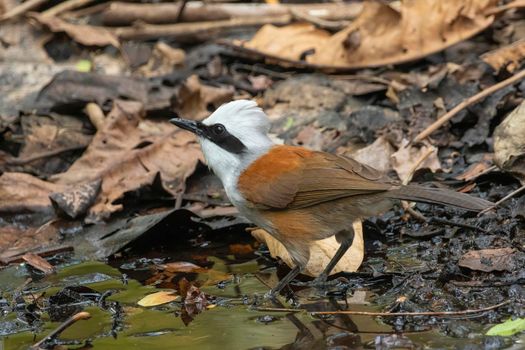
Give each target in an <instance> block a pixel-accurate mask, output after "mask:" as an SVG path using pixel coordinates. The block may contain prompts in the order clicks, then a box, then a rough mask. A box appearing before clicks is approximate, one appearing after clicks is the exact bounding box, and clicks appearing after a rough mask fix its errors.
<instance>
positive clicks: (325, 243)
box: [251, 220, 364, 277]
mask: <svg viewBox="0 0 525 350" xmlns="http://www.w3.org/2000/svg"><path fill="white" fill-rule="evenodd" d="M353 228H354V241H353V243H352V246H351V247H350V248H349V249H348V251H347V252H346V254H345V255H343V257H342V258H341V260H340V261H339V263H337V265H336V266H335V268H334V269H333V270H332V272H331V273H330V274H331V275H333V274H335V273H338V272H341V271H346V272H354V271H357V269H358V268H359V266H361V263H362V262H363V257H364V241H363V226H362V225H361V221H359V220H356V221H354V224H353ZM251 234H252V235H253V236H254V237H255V239H257V240H258V241H259V242H262V243H265V244H266V245H267V246H268V249H269V250H270V254H271V255H272V257H274V258H277V257H279V258H281V259H282V260H283V261H284V262H285V263H286V265H288V266H289V267H294V266H295V265H294V263H293V262H292V259H291V258H290V255H289V254H288V251H287V250H286V248H284V246H283V245H282V244H281V242H279V241H278V240H277V239H275V238H274V237H273V236H272V235H270V234H269V233H268V232H266V231H265V230H263V229H257V230H253V231H252V232H251ZM338 248H339V243H338V242H337V240H336V238H335V236H332V237H329V238H325V239H323V240H320V241H314V242H312V243H311V244H310V260H308V264H307V265H306V268H305V269H304V271H303V272H302V273H303V274H305V275H308V276H312V277H316V276H319V274H320V273H321V272H322V271H323V269H324V268H325V267H326V265H328V262H329V261H330V259H332V257H333V256H334V254H335V252H336V251H337V249H338Z"/></svg>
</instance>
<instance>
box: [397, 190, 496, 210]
mask: <svg viewBox="0 0 525 350" xmlns="http://www.w3.org/2000/svg"><path fill="white" fill-rule="evenodd" d="M388 196H389V197H390V198H393V199H401V200H408V201H414V202H424V203H430V204H443V205H451V206H454V207H458V208H461V209H466V210H470V211H481V210H483V209H486V208H489V207H491V206H493V205H494V203H492V202H489V201H487V200H484V199H481V198H477V197H473V196H470V195H468V194H465V193H460V192H454V191H450V190H446V189H442V188H427V187H422V186H417V185H409V186H402V187H400V188H399V189H396V190H391V191H388Z"/></svg>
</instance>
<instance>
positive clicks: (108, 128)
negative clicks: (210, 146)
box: [50, 101, 202, 222]
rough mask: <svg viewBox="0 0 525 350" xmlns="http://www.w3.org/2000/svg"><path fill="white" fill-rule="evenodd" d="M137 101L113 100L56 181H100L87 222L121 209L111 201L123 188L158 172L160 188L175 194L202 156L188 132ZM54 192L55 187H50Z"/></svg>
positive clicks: (136, 186) (136, 185)
mask: <svg viewBox="0 0 525 350" xmlns="http://www.w3.org/2000/svg"><path fill="white" fill-rule="evenodd" d="M142 114H143V111H142V104H140V103H138V102H132V101H115V103H114V107H113V110H112V111H111V112H110V113H109V115H108V116H107V118H106V122H105V124H104V126H103V127H102V128H101V129H100V130H98V131H97V133H96V134H95V136H94V137H93V141H92V142H91V144H90V145H89V147H88V148H87V149H86V151H85V152H84V154H83V155H82V156H81V157H80V158H79V159H77V160H76V161H75V163H73V164H72V165H71V167H70V168H69V169H68V170H67V171H66V172H64V173H60V174H56V175H54V176H52V177H51V178H50V181H52V182H53V183H55V184H61V185H70V186H71V185H75V186H78V185H79V184H85V183H88V182H93V181H96V180H98V179H101V180H102V187H101V191H100V194H99V195H98V197H97V200H96V201H95V204H94V205H93V206H92V207H91V208H90V209H89V211H88V218H87V219H86V220H87V221H88V222H95V221H100V220H102V219H104V218H107V217H108V216H109V215H110V214H111V213H113V212H115V211H118V210H121V209H122V204H115V201H117V200H118V199H119V198H121V197H122V196H123V195H124V193H126V192H129V191H133V190H136V189H139V188H141V187H143V186H146V185H150V184H152V183H153V181H154V179H155V177H156V176H157V175H160V179H161V183H162V185H163V187H164V189H165V190H166V191H168V192H170V193H173V194H175V193H176V192H177V191H178V190H180V188H181V187H180V186H182V185H183V184H184V181H185V179H186V178H187V177H188V176H189V175H191V174H192V173H193V171H194V169H195V166H196V165H197V162H198V160H199V159H200V158H201V157H202V156H201V153H200V149H199V147H198V145H197V143H196V141H195V138H194V137H193V135H190V134H189V133H185V132H180V131H179V130H178V129H177V128H176V127H174V126H173V125H171V124H170V123H169V122H154V121H151V120H144V119H143V118H142ZM53 192H58V191H53Z"/></svg>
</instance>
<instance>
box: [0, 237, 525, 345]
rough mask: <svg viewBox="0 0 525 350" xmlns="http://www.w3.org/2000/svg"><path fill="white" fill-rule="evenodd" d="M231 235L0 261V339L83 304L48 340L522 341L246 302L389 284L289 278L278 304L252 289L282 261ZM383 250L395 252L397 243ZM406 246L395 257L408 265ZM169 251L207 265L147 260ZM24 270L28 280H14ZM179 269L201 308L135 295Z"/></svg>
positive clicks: (469, 323) (327, 298) (171, 279)
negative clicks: (334, 285)
mask: <svg viewBox="0 0 525 350" xmlns="http://www.w3.org/2000/svg"><path fill="white" fill-rule="evenodd" d="M239 235H242V237H243V238H242V239H239V237H237V236H236V235H233V236H231V235H230V236H228V238H225V239H224V240H220V241H219V240H206V239H200V240H194V239H192V240H190V241H187V242H183V243H181V244H180V245H178V246H175V247H170V249H165V248H162V249H159V251H155V252H151V251H147V252H144V250H140V249H139V250H136V249H135V250H133V249H131V250H129V251H128V252H127V253H126V254H124V255H122V256H121V257H119V258H118V259H114V260H112V261H110V262H107V263H106V262H100V261H81V259H78V258H74V257H68V256H65V257H64V256H62V257H57V258H56V259H55V262H56V264H57V265H58V272H57V273H56V274H54V275H51V276H45V277H43V276H40V275H39V274H38V273H36V272H35V271H33V270H32V269H31V268H29V267H27V266H25V265H23V264H20V265H16V266H11V267H9V268H6V269H4V270H2V271H0V281H2V283H1V286H0V289H1V292H2V294H1V298H0V311H1V312H2V314H1V317H0V349H2V350H3V349H27V348H28V346H30V345H32V344H34V343H35V342H37V341H38V340H40V339H42V338H43V337H44V336H45V335H47V334H48V333H50V332H51V331H52V330H53V329H55V328H56V327H57V326H58V325H59V324H60V323H61V322H62V321H63V320H64V319H66V318H67V317H69V316H70V315H72V314H74V313H75V312H78V311H81V310H84V311H88V312H89V313H90V314H91V316H92V317H91V319H89V320H86V321H79V322H77V323H76V324H74V325H73V326H71V327H69V328H68V329H67V330H66V331H64V332H63V333H62V334H61V335H60V337H59V338H58V339H57V340H56V342H55V343H52V344H51V343H48V345H49V346H52V345H56V344H59V345H63V346H65V348H71V349H79V348H82V349H83V348H88V347H92V348H94V349H100V350H103V349H118V348H122V349H140V350H144V349H153V350H155V349H281V348H284V349H292V348H293V349H336V348H337V349H344V348H349V349H366V348H371V349H374V348H375V349H388V348H409V349H410V348H425V349H438V348H439V349H443V348H451V349H484V348H487V349H499V348H512V349H520V348H523V344H524V343H523V341H524V339H523V337H522V338H521V339H520V337H519V336H518V337H514V338H499V337H498V338H493V337H484V336H483V334H484V333H485V332H486V330H487V329H488V327H489V325H487V324H486V322H478V321H479V320H477V319H476V318H475V317H474V318H469V319H464V318H463V319H459V320H440V319H429V318H427V319H425V320H424V322H418V320H412V321H410V322H413V324H414V325H416V326H410V327H405V330H404V331H402V332H399V331H398V332H396V331H394V328H395V324H396V321H392V320H390V321H389V322H384V321H383V320H381V319H380V318H373V317H369V316H343V315H340V316H329V317H324V318H321V317H318V316H316V317H314V316H312V314H310V313H309V312H305V311H303V312H296V313H290V312H277V311H261V310H258V309H257V308H256V307H255V306H254V305H255V304H257V305H256V306H259V307H273V308H275V307H283V306H284V307H286V308H291V307H294V306H298V307H300V308H302V309H306V310H308V311H316V310H317V311H322V310H334V309H346V308H349V309H351V310H362V311H378V310H380V309H381V310H383V309H384V305H381V306H379V305H377V304H376V303H377V300H381V299H382V298H383V299H384V298H388V293H383V292H385V291H386V290H387V289H389V288H390V287H391V285H385V284H388V283H386V282H381V280H379V281H380V282H377V283H376V284H374V285H373V286H372V287H367V283H364V282H363V281H364V280H363V279H361V280H360V281H361V282H359V283H355V284H354V288H352V289H351V291H348V290H346V291H347V293H346V294H345V293H341V292H340V291H339V292H337V293H335V292H334V293H332V294H328V295H321V294H320V293H319V292H318V291H316V290H314V289H311V288H302V289H301V288H295V294H294V298H292V299H287V298H286V297H281V299H280V302H281V304H282V305H275V304H272V303H271V302H269V301H264V300H262V299H261V298H256V297H254V296H259V297H260V296H262V295H264V293H265V292H267V291H268V289H269V287H270V286H271V285H272V284H273V283H275V281H276V280H277V274H279V276H281V275H282V274H283V273H286V269H285V268H283V267H280V268H279V269H276V268H275V266H273V265H274V264H275V262H273V261H271V260H270V259H269V258H268V256H267V254H265V252H264V251H262V252H261V250H260V247H258V246H257V245H256V243H255V242H253V241H251V240H250V239H247V238H245V237H246V235H245V233H244V232H242V233H239ZM239 241H241V245H240V246H239V245H238V242H239ZM236 244H237V245H236ZM409 248H410V246H407V249H409ZM405 250H406V249H405ZM403 252H405V251H403ZM389 254H391V255H392V254H394V255H395V254H396V250H395V249H394V250H390V252H389ZM408 256H409V255H407V256H406V258H405V260H407V261H404V260H403V261H404V263H405V265H406V266H413V264H414V262H413V261H408V260H410V259H409V258H408ZM400 258H401V257H400ZM170 261H171V262H173V261H191V262H193V263H197V264H199V265H200V266H206V268H207V270H205V271H200V272H199V273H179V272H176V273H166V272H165V271H162V270H159V269H158V268H155V267H154V266H156V265H157V266H158V265H161V264H162V263H167V262H170ZM371 261H373V259H372V258H371ZM398 261H401V260H399V259H398ZM28 277H32V278H33V282H31V283H30V284H28V285H27V286H26V287H23V286H24V284H25V283H26V280H27V278H28ZM183 278H184V279H187V280H188V281H189V282H190V283H191V284H192V285H195V286H197V287H198V288H199V290H200V291H201V292H203V293H205V295H206V296H207V298H208V302H207V305H206V306H205V307H204V309H203V311H202V312H200V313H198V314H195V315H193V316H192V317H191V318H192V319H191V318H190V320H189V321H188V319H187V318H185V317H184V315H182V316H181V310H183V309H184V308H185V306H184V305H183V304H182V303H181V301H180V299H179V300H177V301H174V302H171V303H168V304H163V305H159V306H154V307H141V306H139V305H138V304H137V302H138V301H139V300H141V299H142V298H143V297H144V296H146V295H148V294H151V293H153V292H155V291H158V290H162V289H177V286H178V284H179V281H181V280H182V279H183ZM365 280H366V279H365ZM359 285H360V286H359ZM80 286H82V287H80ZM356 286H357V287H356ZM64 288H65V289H64ZM21 290H23V292H20V291H21ZM290 295H291V294H290ZM385 296H386V297H385ZM392 298H393V297H392ZM182 314H184V312H182ZM419 321H421V319H420V320H419ZM410 322H408V323H410ZM455 322H459V323H455ZM393 325H394V326H393ZM447 325H448V326H449V327H464V328H465V331H464V332H463V333H460V332H456V333H454V334H452V335H451V332H445V331H444V329H446V327H447ZM452 333H453V332H452Z"/></svg>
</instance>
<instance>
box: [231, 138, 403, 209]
mask: <svg viewBox="0 0 525 350" xmlns="http://www.w3.org/2000/svg"><path fill="white" fill-rule="evenodd" d="M392 187H394V185H393V184H392V183H391V182H390V180H389V179H388V178H386V177H384V175H383V174H382V173H381V172H379V171H377V170H375V169H373V168H371V167H369V166H366V165H364V164H361V163H359V162H357V161H355V160H353V159H350V158H345V157H341V156H336V155H332V154H329V153H324V152H315V151H310V150H307V149H305V148H302V147H293V146H275V147H274V148H272V149H271V150H270V151H269V152H268V153H267V154H266V155H264V156H262V157H261V158H259V159H257V160H256V161H255V162H253V163H252V164H251V165H250V166H249V167H248V168H247V169H246V170H245V171H244V172H243V173H242V174H241V176H240V177H239V182H238V189H239V190H240V192H241V193H242V194H243V196H244V197H245V198H246V199H247V200H248V201H250V202H251V203H253V204H255V205H256V206H260V207H266V208H268V209H272V208H273V209H285V208H286V209H299V208H306V207H309V206H313V205H316V204H319V203H324V202H327V201H331V200H334V199H339V198H345V197H350V196H357V195H363V194H370V193H378V192H384V191H387V190H389V189H391V188H392Z"/></svg>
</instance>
